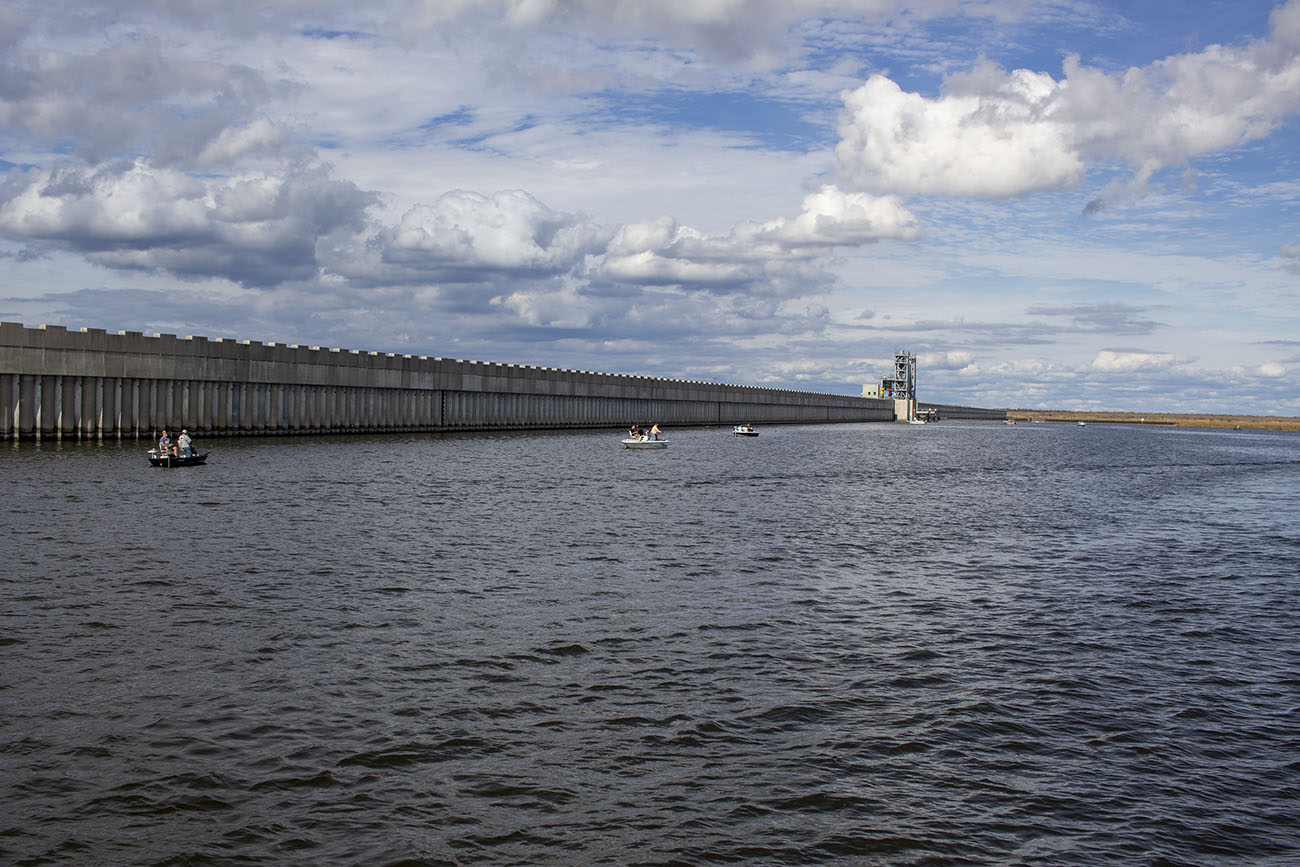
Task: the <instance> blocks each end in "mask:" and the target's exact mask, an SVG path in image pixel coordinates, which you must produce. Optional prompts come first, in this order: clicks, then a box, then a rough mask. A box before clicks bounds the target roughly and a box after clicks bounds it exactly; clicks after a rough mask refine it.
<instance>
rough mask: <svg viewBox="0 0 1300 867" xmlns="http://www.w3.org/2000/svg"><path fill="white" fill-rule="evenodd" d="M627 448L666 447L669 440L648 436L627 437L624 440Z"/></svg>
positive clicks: (624, 446) (624, 445)
mask: <svg viewBox="0 0 1300 867" xmlns="http://www.w3.org/2000/svg"><path fill="white" fill-rule="evenodd" d="M623 448H625V449H666V448H668V440H656V439H651V438H650V437H648V436H639V437H627V438H626V439H624V440H623Z"/></svg>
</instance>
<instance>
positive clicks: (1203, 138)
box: [836, 0, 1300, 197]
mask: <svg viewBox="0 0 1300 867" xmlns="http://www.w3.org/2000/svg"><path fill="white" fill-rule="evenodd" d="M1297 21H1300V0H1292V2H1290V3H1288V4H1286V5H1285V6H1281V7H1279V8H1278V9H1276V10H1275V11H1274V13H1273V15H1272V17H1271V19H1270V23H1271V29H1270V34H1269V37H1268V38H1266V39H1260V40H1256V41H1253V42H1251V43H1248V44H1246V45H1244V46H1237V47H1231V46H1223V45H1211V46H1208V47H1207V48H1205V49H1204V50H1203V51H1200V52H1197V53H1194V54H1181V55H1175V56H1172V57H1168V58H1165V59H1163V60H1159V61H1157V62H1155V63H1152V64H1150V65H1149V66H1146V67H1140V68H1138V67H1135V68H1130V69H1129V70H1127V71H1125V72H1124V73H1122V74H1111V73H1108V72H1105V71H1103V70H1100V69H1096V68H1092V67H1088V66H1085V65H1084V64H1083V63H1082V62H1081V61H1080V60H1079V59H1078V58H1077V57H1070V58H1067V60H1066V62H1065V65H1064V76H1063V78H1062V79H1061V80H1059V81H1058V80H1056V79H1054V78H1052V77H1051V76H1050V75H1047V74H1044V73H1038V72H1033V71H1030V70H1026V69H1016V70H1013V71H1011V72H1005V71H1003V70H1001V69H998V68H997V67H995V66H993V65H992V64H989V63H983V64H981V65H979V66H977V67H976V68H975V69H974V70H972V71H971V72H969V73H966V74H963V75H957V76H953V77H951V78H950V79H949V80H948V81H947V82H946V84H945V86H944V88H943V90H942V92H941V93H940V94H939V96H938V97H936V98H933V99H931V98H927V97H924V96H922V95H920V94H917V93H907V92H904V91H903V90H902V89H901V88H900V87H899V86H898V85H897V84H896V83H895V82H893V81H891V80H890V79H888V78H886V77H884V76H882V75H875V76H872V77H871V78H870V79H869V80H868V81H867V82H866V83H865V84H863V85H862V86H861V87H859V88H858V89H856V90H854V91H852V92H850V93H848V94H846V95H845V97H844V104H845V110H844V112H843V114H842V116H841V121H840V136H841V141H840V143H839V145H838V146H837V148H836V156H837V158H838V160H839V163H840V166H841V168H842V170H843V171H844V173H845V175H846V176H847V177H849V178H850V179H852V181H853V182H854V183H856V184H857V185H859V186H860V187H861V188H863V189H867V190H873V191H877V192H882V191H883V192H902V193H923V194H933V193H954V194H960V195H973V196H989V197H1005V196H1015V195H1021V194H1026V193H1032V192H1036V191H1041V190H1046V189H1054V188H1061V187H1068V186H1071V185H1076V184H1078V183H1079V182H1080V181H1081V180H1082V178H1083V176H1084V173H1085V171H1086V168H1087V166H1088V165H1090V164H1104V163H1107V162H1114V161H1121V162H1123V163H1126V164H1127V165H1129V166H1130V167H1131V168H1132V169H1133V170H1134V172H1135V175H1136V180H1137V182H1138V185H1139V186H1140V185H1141V184H1143V183H1145V182H1146V180H1147V179H1149V177H1150V176H1151V174H1152V173H1154V172H1155V171H1157V170H1159V169H1161V168H1165V167H1169V166H1178V165H1183V164H1185V163H1187V161H1189V160H1190V159H1192V158H1194V157H1197V156H1200V155H1203V154H1207V153H1214V152H1217V151H1221V150H1224V149H1226V148H1232V147H1238V146H1241V145H1243V144H1246V143H1248V142H1251V141H1254V140H1256V139H1259V138H1262V137H1264V136H1266V135H1268V134H1270V133H1272V132H1274V131H1275V130H1276V129H1278V127H1279V126H1281V124H1282V123H1283V122H1284V121H1285V120H1286V119H1287V118H1289V117H1291V116H1293V115H1294V114H1296V113H1297V112H1298V111H1300V24H1298V23H1297Z"/></svg>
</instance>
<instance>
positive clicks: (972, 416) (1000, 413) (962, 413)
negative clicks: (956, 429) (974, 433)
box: [916, 401, 1007, 421]
mask: <svg viewBox="0 0 1300 867" xmlns="http://www.w3.org/2000/svg"><path fill="white" fill-rule="evenodd" d="M916 408H917V410H918V411H920V412H926V411H929V410H934V411H935V412H937V413H938V414H939V420H940V421H943V420H945V419H947V420H950V421H1006V418H1007V411H1006V410H1005V409H982V408H980V407H978V406H953V405H952V404H948V403H923V402H920V401H918V402H917V404H916Z"/></svg>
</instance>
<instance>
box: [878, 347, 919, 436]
mask: <svg viewBox="0 0 1300 867" xmlns="http://www.w3.org/2000/svg"><path fill="white" fill-rule="evenodd" d="M880 396H881V397H883V398H887V399H892V400H893V401H894V419H895V420H897V421H912V420H913V419H914V418H916V356H915V355H913V354H912V353H910V352H905V351H903V350H901V349H900V350H896V351H895V352H894V375H893V376H892V377H885V378H884V379H882V380H880Z"/></svg>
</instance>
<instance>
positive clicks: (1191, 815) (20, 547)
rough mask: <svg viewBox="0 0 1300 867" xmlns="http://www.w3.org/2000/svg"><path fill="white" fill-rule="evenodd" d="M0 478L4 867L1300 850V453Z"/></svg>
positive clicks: (3, 456)
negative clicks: (29, 866) (30, 866)
mask: <svg viewBox="0 0 1300 867" xmlns="http://www.w3.org/2000/svg"><path fill="white" fill-rule="evenodd" d="M671 436H672V441H673V444H672V447H671V448H670V449H668V450H667V451H665V452H653V453H652V452H627V451H623V450H621V449H620V448H619V447H618V436H617V435H616V434H613V433H607V432H581V433H563V434H549V435H540V436H516V435H492V436H489V435H484V436H470V437H438V436H420V437H413V438H402V437H387V438H330V439H293V440H228V441H211V442H208V443H206V444H205V445H207V446H209V447H211V448H212V457H211V458H210V463H209V465H208V466H206V467H203V468H197V469H190V470H154V469H151V468H150V467H149V466H148V464H147V463H146V461H145V459H144V456H143V446H141V445H139V444H134V443H130V444H124V445H118V444H112V445H104V446H79V445H72V446H63V447H59V446H54V445H49V444H46V445H42V446H39V447H38V446H34V445H31V444H27V445H23V446H21V447H13V446H11V445H6V446H5V447H4V451H3V452H0V485H2V488H0V491H2V493H3V506H0V531H2V535H0V538H2V539H3V545H4V553H3V559H4V562H3V566H4V568H3V576H2V577H0V599H2V601H3V612H2V613H3V620H2V621H0V628H2V629H3V632H2V633H0V660H2V661H3V670H2V671H0V702H2V707H3V717H2V718H0V726H2V729H0V761H2V765H0V767H2V768H3V776H2V777H0V856H2V857H0V860H3V861H4V862H5V863H12V864H95V865H119V864H120V865H127V864H130V865H137V864H178V865H179V864H273V865H274V864H285V865H288V864H295V865H296V864H366V865H369V864H378V865H382V864H477V863H484V864H714V863H728V862H742V863H745V862H748V863H764V864H800V863H817V862H828V863H861V864H1041V865H1069V864H1088V865H1111V864H1151V865H1157V864H1160V865H1175V864H1198V865H1199V864H1206V865H1210V864H1214V865H1217V864H1250V865H1257V864H1275V865H1282V864H1290V865H1294V864H1297V863H1300V822H1298V819H1297V811H1298V808H1300V609H1298V608H1297V599H1298V597H1300V506H1298V505H1297V494H1298V493H1300V437H1297V436H1296V435H1294V434H1276V433H1249V432H1227V431H1223V432H1214V431H1200V430H1183V429H1153V428H1122V427H1105V426H1097V425H1093V426H1090V427H1088V428H1077V427H1057V426H1049V425H1034V426H1025V425H1020V426H1016V427H1008V426H1004V425H991V424H959V423H942V424H939V425H929V426H926V429H925V430H921V429H920V428H919V427H913V426H905V425H903V426H895V425H888V424H876V425H842V426H824V427H769V428H766V429H764V430H763V432H762V436H761V437H759V438H758V439H756V440H745V439H735V438H733V437H731V436H730V435H729V433H728V431H727V430H722V429H713V430H681V431H673V432H671Z"/></svg>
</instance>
